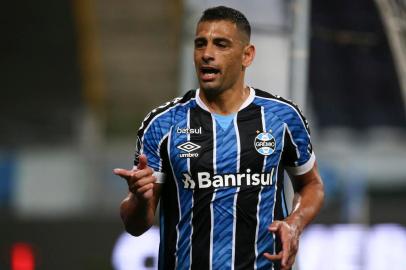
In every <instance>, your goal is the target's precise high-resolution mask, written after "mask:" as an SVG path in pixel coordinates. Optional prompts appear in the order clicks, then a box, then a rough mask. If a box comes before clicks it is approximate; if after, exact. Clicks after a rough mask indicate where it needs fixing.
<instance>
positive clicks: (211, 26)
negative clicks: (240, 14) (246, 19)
mask: <svg viewBox="0 0 406 270" xmlns="http://www.w3.org/2000/svg"><path fill="white" fill-rule="evenodd" d="M196 37H205V38H218V37H223V38H229V39H236V38H241V37H240V36H239V31H238V28H237V25H236V24H235V23H233V22H230V21H225V20H219V21H203V22H200V23H198V24H197V27H196Z"/></svg>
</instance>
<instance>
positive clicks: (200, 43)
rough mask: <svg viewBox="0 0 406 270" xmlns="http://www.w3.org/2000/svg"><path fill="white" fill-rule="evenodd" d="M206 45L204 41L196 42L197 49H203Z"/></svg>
mask: <svg viewBox="0 0 406 270" xmlns="http://www.w3.org/2000/svg"><path fill="white" fill-rule="evenodd" d="M205 45H206V42H205V41H204V40H195V48H203V47H204V46H205Z"/></svg>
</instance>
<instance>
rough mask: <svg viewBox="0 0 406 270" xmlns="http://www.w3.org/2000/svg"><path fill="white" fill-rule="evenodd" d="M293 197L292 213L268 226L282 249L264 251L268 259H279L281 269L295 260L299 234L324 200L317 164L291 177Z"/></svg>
mask: <svg viewBox="0 0 406 270" xmlns="http://www.w3.org/2000/svg"><path fill="white" fill-rule="evenodd" d="M292 182H293V187H294V189H295V197H294V202H293V208H292V209H293V210H292V213H291V214H290V215H289V216H288V217H287V218H286V219H285V220H283V221H275V222H273V223H272V224H271V226H270V227H269V230H270V231H271V232H274V233H277V234H278V235H279V236H280V238H281V241H282V251H281V252H280V253H279V254H276V255H271V254H269V253H265V254H264V256H265V257H266V258H268V259H269V260H281V265H282V270H285V269H290V268H291V267H292V265H293V263H294V261H295V257H296V253H297V249H298V245H299V236H300V234H301V233H302V231H303V229H304V228H305V227H306V225H308V224H309V223H310V222H311V221H312V220H313V219H314V218H315V217H316V215H317V213H318V212H319V211H320V209H321V206H322V204H323V201H324V190H323V182H322V180H321V178H320V175H319V173H318V170H317V165H316V164H315V165H314V167H313V168H312V169H311V170H310V171H309V172H307V173H305V174H303V175H299V176H293V177H292Z"/></svg>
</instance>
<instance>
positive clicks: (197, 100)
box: [196, 87, 255, 113]
mask: <svg viewBox="0 0 406 270" xmlns="http://www.w3.org/2000/svg"><path fill="white" fill-rule="evenodd" d="M249 89H250V94H249V96H248V98H247V99H246V100H245V101H244V102H243V104H241V106H240V108H239V109H238V111H241V110H243V109H245V108H246V107H248V105H250V104H251V102H252V101H253V100H254V98H255V90H254V89H253V88H252V87H249ZM199 93H200V88H197V90H196V103H197V105H199V107H201V108H202V109H203V110H205V111H208V112H210V110H209V108H208V107H207V106H206V104H204V102H203V101H202V100H201V99H200V95H199ZM210 113H211V112H210Z"/></svg>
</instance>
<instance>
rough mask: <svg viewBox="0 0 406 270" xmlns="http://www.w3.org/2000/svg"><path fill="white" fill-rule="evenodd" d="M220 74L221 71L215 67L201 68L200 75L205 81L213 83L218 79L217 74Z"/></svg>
mask: <svg viewBox="0 0 406 270" xmlns="http://www.w3.org/2000/svg"><path fill="white" fill-rule="evenodd" d="M219 73H220V70H219V69H217V68H214V67H201V68H200V74H201V79H202V80H203V81H213V80H215V79H216V77H217V74H219Z"/></svg>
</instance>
